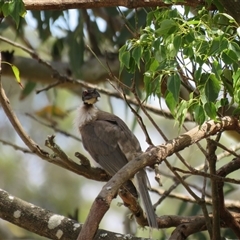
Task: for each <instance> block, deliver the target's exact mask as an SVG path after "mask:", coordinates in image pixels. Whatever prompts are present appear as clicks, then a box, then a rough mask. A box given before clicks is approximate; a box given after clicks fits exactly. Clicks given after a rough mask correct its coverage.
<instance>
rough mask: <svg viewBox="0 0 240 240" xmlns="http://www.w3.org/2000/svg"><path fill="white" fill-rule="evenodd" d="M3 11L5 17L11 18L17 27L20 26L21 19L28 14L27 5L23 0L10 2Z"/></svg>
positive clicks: (3, 7)
mask: <svg viewBox="0 0 240 240" xmlns="http://www.w3.org/2000/svg"><path fill="white" fill-rule="evenodd" d="M1 11H2V13H3V15H4V17H7V16H11V17H12V18H13V20H14V21H15V23H16V25H17V27H18V26H19V22H20V17H24V16H25V14H26V9H25V5H24V3H23V1H22V0H10V1H7V2H5V3H4V4H3V5H2V8H1Z"/></svg>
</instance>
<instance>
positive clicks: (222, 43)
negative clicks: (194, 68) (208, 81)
mask: <svg viewBox="0 0 240 240" xmlns="http://www.w3.org/2000/svg"><path fill="white" fill-rule="evenodd" d="M227 47H228V41H227V39H226V38H223V37H216V38H214V39H213V41H212V44H211V46H210V50H209V52H208V56H211V55H213V54H217V53H220V52H222V51H223V50H225V49H227Z"/></svg>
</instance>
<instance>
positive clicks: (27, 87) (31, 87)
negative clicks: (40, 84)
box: [20, 81, 37, 100]
mask: <svg viewBox="0 0 240 240" xmlns="http://www.w3.org/2000/svg"><path fill="white" fill-rule="evenodd" d="M36 85H37V84H36V83H35V82H30V81H29V82H27V83H26V84H25V86H24V89H23V91H22V92H21V96H20V100H23V99H24V98H26V97H27V96H28V95H29V94H30V93H31V92H32V91H33V90H34V89H35V87H36Z"/></svg>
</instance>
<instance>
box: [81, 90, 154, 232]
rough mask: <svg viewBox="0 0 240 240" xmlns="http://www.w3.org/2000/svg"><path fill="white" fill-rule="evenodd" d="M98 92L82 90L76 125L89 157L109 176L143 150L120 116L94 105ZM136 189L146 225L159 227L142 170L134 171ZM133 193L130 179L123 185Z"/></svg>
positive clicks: (135, 192)
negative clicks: (145, 218) (141, 203)
mask: <svg viewBox="0 0 240 240" xmlns="http://www.w3.org/2000/svg"><path fill="white" fill-rule="evenodd" d="M98 97H100V94H99V93H98V92H97V90H96V89H89V90H85V91H83V94H82V100H83V104H82V106H80V108H79V110H78V115H77V118H76V124H77V127H78V129H79V131H80V134H81V137H82V142H83V146H84V148H85V149H86V150H87V151H88V152H89V154H90V155H91V156H92V158H93V159H94V160H95V161H96V162H97V163H98V164H99V165H100V166H101V167H102V168H103V169H104V170H105V171H106V172H107V173H108V174H109V175H110V176H113V175H114V174H115V173H117V172H118V171H119V170H120V169H121V168H122V167H123V166H124V165H125V164H127V163H128V161H131V160H133V159H134V158H135V157H136V156H138V155H139V154H141V152H142V150H141V147H140V144H139V142H138V140H137V138H136V137H135V135H134V134H133V133H132V132H131V131H130V129H129V128H128V127H127V125H126V124H125V123H124V122H123V120H122V119H120V118H119V117H117V116H116V115H114V114H111V113H108V112H104V111H101V110H99V109H98V108H96V107H95V106H94V103H96V102H97V101H98ZM135 179H136V180H137V190H138V192H139V194H140V197H141V199H142V202H143V206H144V210H145V212H146V216H147V220H148V224H149V226H150V227H152V228H158V224H157V220H156V215H155V212H154V209H153V206H152V203H151V199H150V196H149V193H148V187H147V186H148V185H149V181H148V178H147V174H146V172H145V170H144V169H142V170H140V171H139V172H138V173H136V174H135ZM122 187H123V188H125V189H126V190H127V191H129V192H130V193H131V194H132V195H133V196H135V197H137V196H138V192H137V191H136V188H135V186H134V185H133V183H132V181H131V180H128V181H127V182H126V183H125V184H124V185H123V186H122Z"/></svg>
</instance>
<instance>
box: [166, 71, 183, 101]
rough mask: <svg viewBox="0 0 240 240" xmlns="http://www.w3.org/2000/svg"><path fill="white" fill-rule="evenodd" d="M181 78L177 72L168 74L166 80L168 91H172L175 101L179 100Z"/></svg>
mask: <svg viewBox="0 0 240 240" xmlns="http://www.w3.org/2000/svg"><path fill="white" fill-rule="evenodd" d="M180 86H181V80H180V77H179V75H178V74H172V75H170V76H169V78H168V81H167V88H168V91H169V92H171V93H172V95H173V97H174V100H175V102H178V100H179V92H180Z"/></svg>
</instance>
